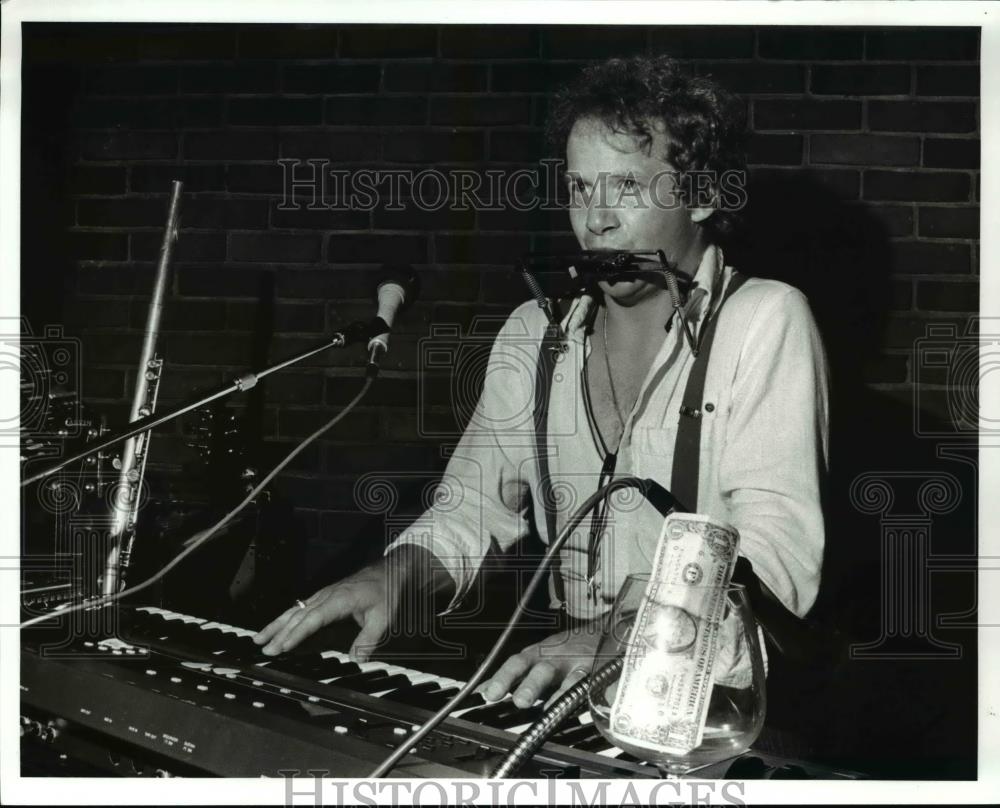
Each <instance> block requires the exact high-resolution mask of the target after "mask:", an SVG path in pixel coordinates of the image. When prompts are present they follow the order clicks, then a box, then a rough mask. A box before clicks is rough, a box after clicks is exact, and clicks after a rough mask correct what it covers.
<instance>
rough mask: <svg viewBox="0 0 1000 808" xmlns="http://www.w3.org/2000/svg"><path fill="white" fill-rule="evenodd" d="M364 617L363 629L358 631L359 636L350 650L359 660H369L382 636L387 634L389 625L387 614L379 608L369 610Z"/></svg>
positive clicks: (352, 656)
mask: <svg viewBox="0 0 1000 808" xmlns="http://www.w3.org/2000/svg"><path fill="white" fill-rule="evenodd" d="M362 619H363V621H364V622H363V624H362V626H361V631H359V632H358V636H357V637H356V638H355V640H354V644H353V645H352V646H351V650H350V656H351V658H352V659H354V660H355V661H357V662H367V661H368V658H369V657H370V656H371V655H372V651H373V650H374V648H375V646H376V645H378V644H379V642H381V640H382V637H383V636H385V632H386V629H387V628H388V627H389V626H388V624H387V622H386V620H385V615H384V614H382V612H380V611H377V610H373V611H369V612H367V613H366V614H365V616H364V617H363V618H362Z"/></svg>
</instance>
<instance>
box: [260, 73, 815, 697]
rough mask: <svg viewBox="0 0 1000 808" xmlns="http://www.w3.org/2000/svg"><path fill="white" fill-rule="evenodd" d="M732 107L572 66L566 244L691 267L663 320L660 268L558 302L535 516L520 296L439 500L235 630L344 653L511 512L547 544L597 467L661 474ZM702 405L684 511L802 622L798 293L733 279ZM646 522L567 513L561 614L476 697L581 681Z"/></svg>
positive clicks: (567, 95)
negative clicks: (267, 616)
mask: <svg viewBox="0 0 1000 808" xmlns="http://www.w3.org/2000/svg"><path fill="white" fill-rule="evenodd" d="M738 107H739V105H738V103H737V102H736V100H735V99H734V98H733V97H732V96H730V95H728V94H727V93H725V92H724V91H723V90H722V89H721V88H719V87H718V86H717V85H715V84H714V83H712V82H711V81H708V80H705V79H692V78H689V77H686V76H685V75H683V73H682V72H681V71H680V69H679V68H678V65H677V64H676V63H675V62H673V61H672V60H670V59H668V58H665V57H659V58H649V57H632V58H629V59H612V60H609V61H607V62H605V63H603V64H599V65H596V66H593V67H591V68H589V69H587V70H586V71H584V73H583V75H582V76H581V79H580V80H579V81H578V82H577V83H576V84H574V85H573V86H572V87H570V88H568V89H567V90H565V91H564V92H563V93H562V94H561V95H560V96H559V97H558V98H557V101H556V104H555V105H554V111H553V119H552V123H551V125H550V132H551V133H552V134H553V136H554V137H555V139H556V140H557V141H558V144H559V146H560V147H565V150H566V161H567V171H566V177H567V181H568V184H569V192H570V221H571V223H572V226H573V231H574V233H575V235H576V238H577V240H578V242H579V244H580V247H581V248H583V249H587V250H609V251H623V250H643V251H655V250H663V252H664V254H665V255H666V257H667V259H668V261H669V262H670V263H671V264H672V265H674V266H675V267H676V269H677V271H678V272H679V273H681V274H682V275H683V276H686V277H688V278H690V279H693V283H692V286H691V289H690V292H689V294H688V296H687V300H686V302H685V304H684V306H683V313H680V312H678V311H677V310H676V309H675V306H674V301H673V299H672V295H671V293H670V291H669V289H668V288H667V286H666V285H665V283H664V282H663V280H662V277H663V276H662V275H659V274H653V275H646V274H633V275H620V276H617V277H610V278H606V279H602V280H600V282H599V283H598V286H599V290H600V291H599V293H596V292H595V294H593V295H585V296H583V297H581V298H579V299H578V300H576V301H575V302H574V304H573V306H572V308H571V309H570V312H569V314H568V315H567V317H566V319H565V320H564V322H563V326H564V330H565V332H566V337H567V351H566V352H565V354H564V355H563V356H562V357H561V359H560V361H559V364H558V365H557V366H556V372H555V373H554V374H553V378H552V381H551V390H550V393H549V410H548V420H547V424H546V426H547V437H546V452H545V457H546V459H547V466H548V473H549V475H550V476H549V478H548V479H549V481H550V483H551V491H552V492H556V495H555V496H553V497H550V499H552V501H553V502H554V509H550V511H551V510H554V511H555V513H554V519H548V520H547V517H548V516H550V514H549V513H547V512H546V509H545V502H544V501H543V500H544V499H545V497H544V496H543V493H544V492H543V491H542V490H541V487H540V474H539V466H538V452H537V450H536V444H535V438H536V437H537V435H536V432H535V427H534V422H533V418H532V406H531V402H533V401H534V400H535V394H536V390H535V385H536V382H537V378H538V377H537V374H536V373H535V360H534V358H533V357H537V356H538V350H539V348H538V346H539V343H540V340H541V337H542V334H543V332H544V330H545V325H546V322H545V318H544V315H543V313H542V312H541V310H540V309H539V308H538V306H537V305H536V304H535V303H533V302H532V303H526V304H524V305H523V306H521V307H519V308H518V309H517V310H516V311H515V312H514V313H513V314H512V315H511V316H510V318H509V319H508V320H507V322H506V324H505V326H504V327H503V329H502V330H501V332H500V334H499V335H498V337H497V340H496V343H495V345H494V347H493V351H492V353H491V357H490V364H489V367H488V371H487V376H486V380H485V383H484V389H483V393H482V397H481V399H480V401H479V404H478V407H477V409H476V413H475V415H474V416H473V418H472V420H471V422H470V424H469V426H468V428H467V430H466V432H465V434H464V435H463V437H462V439H461V441H460V442H459V445H458V447H457V448H456V450H455V453H454V455H453V457H452V458H451V460H450V461H449V464H448V468H447V470H446V472H445V478H444V480H443V482H442V486H443V487H444V488H447V489H448V490H450V491H453V492H454V491H458V492H460V495H459V496H457V497H449V498H447V499H448V501H447V502H446V503H442V504H438V505H435V506H434V507H432V508H431V509H430V510H429V511H428V512H427V513H425V514H424V515H423V516H422V517H421V518H420V519H418V520H417V522H416V523H414V525H413V526H412V527H411V528H410V529H409V530H407V531H406V532H404V534H403V535H402V536H401V537H400V538H399V540H397V541H396V542H395V543H394V544H393V545H392V546H391V547H390V548H388V550H387V553H386V557H385V558H384V559H383V560H382V561H381V562H379V563H378V564H375V565H373V566H370V567H368V568H365V569H363V570H362V571H360V572H359V573H357V574H355V575H352V576H350V577H349V578H346V579H345V580H343V581H340V582H338V583H335V584H332V585H330V586H328V587H325V588H324V589H321V590H320V591H319V592H317V593H315V594H314V595H313V596H312V597H310V598H309V600H308V601H306V603H305V606H304V607H303V608H297V607H296V608H292V609H289V610H288V611H286V612H285V613H284V614H282V615H281V616H279V617H278V618H277V619H276V620H275V621H273V622H272V623H271V624H270V625H268V626H267V627H265V628H264V629H263V630H262V631H261V632H260V633H259V634H258V635H257V637H256V641H257V642H258V643H260V644H263V645H264V646H265V647H264V653H266V654H272V653H279V652H282V651H287V650H289V649H290V648H292V647H294V646H295V645H296V644H297V643H299V642H300V641H301V640H302V639H303V638H304V637H306V636H308V635H309V634H311V633H312V632H313V631H315V630H316V629H318V628H319V627H320V626H322V625H325V624H327V623H329V622H331V621H333V620H338V619H342V618H345V617H348V616H353V617H354V618H355V620H356V621H357V622H358V624H359V625H360V627H361V631H360V633H359V635H358V638H357V640H356V641H355V645H354V647H353V648H352V653H354V654H356V655H358V656H361V657H364V656H366V655H367V653H368V652H370V650H371V648H372V647H373V646H374V645H375V644H376V643H377V642H378V641H379V639H380V638H381V637H382V636H383V634H384V633H385V631H386V629H387V627H388V625H389V621H390V616H391V615H392V614H393V613H394V611H395V609H396V608H397V606H398V599H399V593H400V591H401V590H402V587H403V586H404V585H409V584H410V583H413V582H417V584H418V586H419V587H422V588H423V589H424V590H425V591H426V590H432V591H445V592H446V593H448V594H450V595H451V596H452V597H451V604H450V605H449V607H448V609H449V610H450V609H451V608H453V607H454V605H456V604H457V603H458V602H459V600H460V599H461V597H462V596H463V595H464V594H465V593H466V592H467V589H468V586H469V585H470V584H471V582H472V580H473V579H474V578H475V576H476V573H477V571H478V569H479V567H480V564H481V562H482V559H483V557H484V556H485V554H486V552H487V551H488V549H489V547H490V544H491V542H492V541H495V542H496V543H497V545H498V546H499V547H500V549H501V550H506V549H508V548H509V547H511V546H512V545H513V544H514V543H515V542H517V541H518V540H519V539H521V538H523V537H524V536H525V535H527V533H528V531H529V529H530V527H529V526H530V519H529V508H533V509H534V517H535V519H534V521H535V524H537V525H539V526H542V527H545V528H546V531H545V532H546V533H547V534H548V535H547V536H545V537H544V538H546V539H547V540H548V541H551V540H552V539H553V538H554V536H555V535H556V533H557V532H558V531H559V530H560V529H561V528H562V526H563V525H564V524H565V523H566V521H567V519H568V518H569V517H570V515H571V514H572V512H573V510H575V505H574V503H579V502H581V501H582V500H583V499H584V498H585V497H587V496H589V495H590V494H592V493H593V492H594V491H595V490H596V489H597V488H598V487H599V485H600V484H603V483H605V482H607V481H608V480H609V479H610V478H611V476H612V475H613V476H623V475H628V474H635V475H637V476H640V477H652V478H654V479H656V480H657V481H659V482H660V483H661V484H663V485H664V486H665V487H668V488H669V487H670V486H671V475H672V466H673V458H674V443H675V439H676V436H677V430H678V424H679V419H680V418H681V417H682V416H681V415H680V409H681V403H682V398H683V395H684V391H685V386H686V383H687V380H688V376H689V374H690V371H691V367H692V364H693V361H694V353H693V350H692V347H693V345H696V344H697V342H698V340H700V339H701V337H702V336H703V335H704V328H703V327H704V325H705V323H706V322H708V321H709V319H710V318H711V317H713V316H714V315H715V314H716V313H717V312H719V307H720V304H721V303H722V301H723V298H724V297H725V295H726V293H727V291H728V290H729V289H730V284H731V283H732V282H733V278H734V273H733V269H732V268H731V267H728V266H726V264H725V260H724V256H723V254H722V249H721V246H720V245H721V243H722V242H723V241H724V240H725V238H726V237H727V235H729V233H730V232H731V230H732V226H733V220H734V212H733V211H729V210H725V209H724V206H723V205H722V198H723V192H724V190H725V188H724V185H723V179H724V178H726V177H729V178H732V177H733V176H735V177H737V178H742V176H743V175H742V174H741V173H740V172H742V169H743V153H742V135H743V127H742V125H741V122H740V115H739V109H738ZM733 172H736V173H735V174H733ZM705 178H707V184H706V182H704V181H703V180H704V179H705ZM691 189H700V190H702V191H705V190H707V191H708V193H707V194H706V193H701V194H699V195H692V194H691V193H690V191H691ZM679 200H681V202H680V203H679ZM779 214H780V211H777V212H776V215H779ZM733 288H735V287H733ZM685 321H686V322H685ZM692 338H693V339H692ZM703 403H704V406H703V407H702V408H701V414H700V417H701V443H700V453H699V457H700V463H699V473H698V475H697V476H698V480H697V482H698V486H697V491H698V496H697V503H688V505H689V507H691V508H692V509H694V510H697V511H698V512H699V513H705V514H709V515H710V516H712V517H713V518H715V519H717V520H721V521H724V522H728V523H730V524H732V525H734V526H735V527H736V528H737V529H738V530H739V531H740V535H741V554H743V555H745V556H746V557H747V558H748V559H749V560H750V561H751V562H752V564H753V567H754V571H755V572H756V573H757V575H758V577H759V578H760V580H761V581H762V583H763V584H764V585H765V586H766V587H767V589H768V590H770V592H771V593H772V594H773V595H774V596H775V597H776V598H777V599H778V600H780V601H781V602H782V603H783V604H784V605H785V606H786V607H787V608H788V609H790V610H791V611H793V612H795V613H796V614H798V615H804V614H805V613H806V612H807V611H808V609H809V608H810V606H811V604H812V603H813V601H814V599H815V597H816V593H817V590H818V586H819V575H820V566H821V559H822V552H823V541H824V536H823V522H822V514H821V511H820V482H821V475H822V474H823V472H824V470H825V467H826V449H827V446H826V441H827V404H826V365H825V359H824V356H823V349H822V345H821V343H820V339H819V336H818V333H817V331H816V327H815V324H814V322H813V319H812V316H811V314H810V311H809V307H808V304H807V303H806V301H805V299H804V297H803V296H802V295H801V293H799V292H798V291H797V290H795V289H793V288H791V287H789V286H787V285H784V284H781V283H778V282H775V281H765V280H759V279H747V280H746V282H745V283H744V284H743V285H742V287H740V288H739V289H738V291H736V292H735V293H733V294H732V295H731V297H729V298H728V299H727V300H726V302H725V307H724V309H723V310H722V313H721V314H720V315H719V316H718V319H717V325H716V333H715V339H714V342H713V346H712V349H711V362H710V363H709V365H708V371H707V377H706V380H705V390H704V398H703ZM602 472H603V473H602ZM673 483H674V484H677V481H676V480H674V481H673ZM456 499H457V501H455V500H456ZM547 521H548V524H547ZM661 525H662V517H661V516H660V515H659V514H658V513H657V512H656V511H655V509H653V508H652V507H651V506H649V505H648V504H645V503H642V502H641V501H637V500H636V499H635V498H628V497H617V498H615V497H612V502H610V503H609V505H608V508H607V512H606V513H605V514H604V515H603V516H601V517H593V518H589V519H585V520H584V521H583V523H582V525H581V529H580V530H578V531H577V532H576V533H575V534H574V535H573V537H572V538H571V539H570V540H569V541H568V543H567V545H566V547H565V548H564V550H563V553H562V556H561V559H560V561H561V563H560V565H559V568H558V569H557V570H555V571H554V573H553V575H552V577H551V580H550V594H551V595H552V598H553V601H554V602H555V603H556V604H558V605H562V606H563V607H564V608H565V609H566V611H567V612H568V614H569V615H570V616H571V617H574V618H580V621H581V622H580V623H579V624H578V625H577V626H576V627H575V628H572V629H568V630H567V631H565V632H562V633H560V634H558V635H556V636H554V637H552V638H550V639H548V640H545V641H543V642H542V643H538V644H535V645H532V646H529V647H528V648H526V649H523V650H522V651H520V652H519V653H517V654H514V655H513V656H512V657H510V658H509V659H508V660H507V661H506V662H505V663H504V664H503V665H502V666H501V667H500V668H499V669H498V670H497V671H496V672H495V673H494V674H493V676H492V678H491V679H490V680H489V681H487V682H485V683H484V686H483V687H482V692H483V693H484V694H485V695H486V696H487V698H491V699H496V698H500V697H502V696H503V695H504V694H505V693H507V692H511V693H513V697H514V701H515V703H517V704H518V705H519V706H522V707H523V706H528V705H530V704H532V703H534V701H535V700H536V699H537V698H539V697H542V696H545V695H549V694H551V693H552V691H553V690H562V689H565V688H566V687H568V686H570V685H571V684H572V683H574V682H575V681H577V680H578V679H579V678H581V677H582V676H583V675H585V673H586V672H587V670H588V669H589V662H590V660H591V657H592V655H593V652H594V647H595V632H594V631H593V630H592V624H590V623H588V622H587V621H588V620H591V619H596V618H597V617H599V616H600V615H601V614H602V613H605V612H606V611H607V610H608V609H609V608H610V604H611V603H612V602H613V600H614V596H615V593H616V592H617V591H618V588H619V587H620V585H621V583H622V582H623V581H624V579H625V577H626V576H627V575H628V574H629V573H632V572H648V571H649V569H650V566H651V563H652V558H653V554H654V552H655V548H656V542H657V539H658V537H659V535H660V526H661ZM553 531H555V533H554V532H553ZM593 531H597V532H603V534H604V540H603V542H602V543H601V545H600V552H599V554H598V555H597V558H596V560H595V559H592V558H590V557H589V554H588V544H589V543H591V540H592V536H591V533H592V532H593Z"/></svg>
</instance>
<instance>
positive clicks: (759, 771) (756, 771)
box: [726, 755, 770, 780]
mask: <svg viewBox="0 0 1000 808" xmlns="http://www.w3.org/2000/svg"><path fill="white" fill-rule="evenodd" d="M769 769H770V767H769V766H768V765H767V764H766V763H765V762H764V761H763V760H761V759H760V758H759V757H756V756H755V755H746V756H743V757H739V758H737V759H736V760H735V761H734V762H733V764H732V765H731V766H730V767H729V768H728V769H727V770H726V779H727V780H758V779H760V778H762V777H764V775H765V774H766V773H767V771H768V770H769Z"/></svg>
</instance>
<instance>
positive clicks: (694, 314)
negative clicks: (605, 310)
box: [561, 244, 730, 344]
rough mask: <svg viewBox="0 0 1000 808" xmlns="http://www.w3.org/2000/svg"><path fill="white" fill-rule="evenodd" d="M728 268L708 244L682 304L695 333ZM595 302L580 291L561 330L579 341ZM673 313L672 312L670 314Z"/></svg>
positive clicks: (724, 278) (717, 295)
mask: <svg viewBox="0 0 1000 808" xmlns="http://www.w3.org/2000/svg"><path fill="white" fill-rule="evenodd" d="M728 274H730V270H729V268H728V267H726V266H725V259H724V257H723V255H722V249H721V248H720V247H718V246H716V245H714V244H710V245H709V246H708V247H707V248H706V249H705V252H704V253H703V254H702V256H701V263H700V264H699V265H698V271H697V272H695V275H694V280H693V281H692V284H691V290H690V292H689V294H688V299H687V303H686V304H685V306H684V316H685V317H686V318H687V319H688V322H690V323H691V326H692V328H694V330H695V333H697V332H698V329H699V327H700V326H701V322H702V320H703V319H704V317H703V314H704V313H705V312H709V311H712V309H713V307H714V306H715V304H716V301H717V300H718V299H719V296H720V293H721V291H722V289H723V287H724V286H725V282H726V280H727V277H726V276H727V275H728ZM596 304H597V301H596V300H595V299H594V297H593V295H589V294H582V295H580V296H579V297H576V298H574V299H573V302H572V303H571V304H570V308H569V311H568V312H567V314H566V316H565V317H564V318H563V320H562V323H561V325H562V329H563V333H564V334H566V336H567V337H568V338H569V339H570V340H572V341H574V342H579V343H581V344H583V343H584V342H585V339H586V334H587V323H588V322H590V320H591V316H592V314H593V313H594V306H595V305H596ZM676 316H677V315H676V314H674V317H676Z"/></svg>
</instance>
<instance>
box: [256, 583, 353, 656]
mask: <svg viewBox="0 0 1000 808" xmlns="http://www.w3.org/2000/svg"><path fill="white" fill-rule="evenodd" d="M352 607H353V603H352V602H351V601H349V600H346V601H345V598H342V597H335V596H331V597H328V598H326V599H325V600H323V601H321V602H320V603H319V604H317V605H315V606H307V607H306V608H304V609H301V608H296V610H295V612H294V613H293V614H292V616H291V617H289V619H288V621H287V622H286V623H285V625H284V627H283V628H282V630H281V631H280V632H278V634H277V635H276V636H274V637H273V638H272V639H271V641H270V642H269V643H268V644H267V645H266V646H265V647H264V653H265V654H268V655H274V654H281V653H284V652H285V651H289V650H291V649H292V648H294V647H295V646H296V645H298V644H299V643H300V642H302V640H304V639H305V638H306V637H308V636H309V635H310V634H312V633H313V632H315V631H316V630H317V629H320V628H322V627H323V626H325V625H326V624H327V623H331V622H333V621H334V620H339V619H341V618H342V617H345V616H346V615H348V614H350V613H351V609H352Z"/></svg>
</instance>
